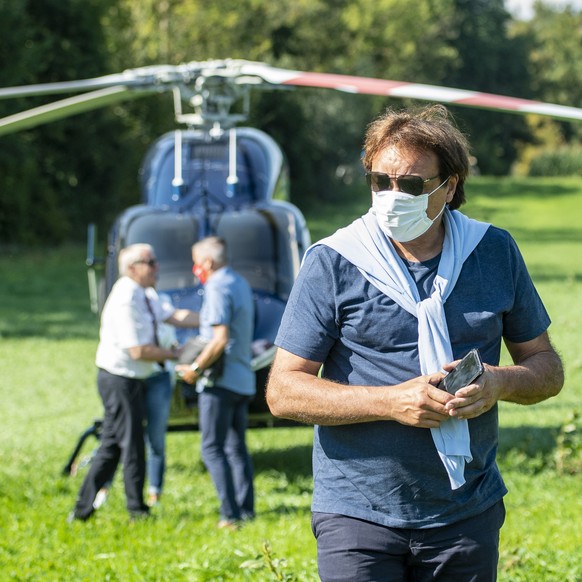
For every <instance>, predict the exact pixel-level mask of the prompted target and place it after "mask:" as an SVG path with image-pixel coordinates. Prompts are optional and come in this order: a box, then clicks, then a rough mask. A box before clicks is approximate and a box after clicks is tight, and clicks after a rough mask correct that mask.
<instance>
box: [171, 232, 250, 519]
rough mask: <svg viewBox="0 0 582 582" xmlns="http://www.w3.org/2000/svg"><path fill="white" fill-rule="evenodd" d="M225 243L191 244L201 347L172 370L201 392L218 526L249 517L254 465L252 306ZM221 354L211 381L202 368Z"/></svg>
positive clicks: (202, 424) (215, 240) (206, 453)
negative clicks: (199, 289)
mask: <svg viewBox="0 0 582 582" xmlns="http://www.w3.org/2000/svg"><path fill="white" fill-rule="evenodd" d="M226 252H227V251H226V243H225V241H224V240H223V239H222V238H220V237H216V236H211V237H207V238H205V239H202V240H200V241H198V242H197V243H196V244H195V245H194V246H193V247H192V259H193V261H194V268H193V272H194V274H195V275H196V276H197V277H198V279H199V280H200V283H201V284H202V285H204V297H203V300H202V307H201V309H200V337H201V339H202V340H204V341H205V342H206V344H205V347H204V349H203V350H202V351H201V352H200V354H199V355H198V356H196V359H195V360H194V361H193V362H192V364H191V365H188V366H185V365H183V366H177V367H176V371H177V372H178V373H179V374H180V375H181V377H182V379H183V380H184V381H186V382H189V383H194V382H196V384H197V389H198V390H199V392H200V394H199V396H198V411H199V420H200V431H201V433H202V459H203V461H204V464H205V465H206V468H207V469H208V472H209V473H210V476H211V477H212V480H213V482H214V485H215V487H216V491H217V493H218V498H219V501H220V520H219V522H218V527H220V528H228V529H237V528H238V524H239V521H240V520H242V519H252V518H253V517H254V511H255V510H254V489H253V466H252V461H251V457H250V455H249V453H248V450H247V447H246V442H245V432H246V427H247V416H248V407H249V403H250V401H251V400H252V398H253V396H254V394H255V375H254V372H253V371H252V369H251V342H252V337H253V322H254V306H253V296H252V291H251V288H250V286H249V284H248V283H247V281H246V280H245V279H244V278H243V277H242V276H241V275H239V274H238V273H236V272H235V271H234V270H233V269H232V268H231V267H229V266H228V265H227V259H226V256H227V255H226ZM222 355H224V368H223V369H222V371H221V373H220V375H219V376H218V377H217V378H216V379H214V380H213V381H212V382H208V378H207V377H206V376H205V375H204V374H203V372H204V370H205V369H206V368H208V367H209V366H211V365H212V364H214V363H215V362H216V361H217V360H218V359H219V358H220V357H221V356H222Z"/></svg>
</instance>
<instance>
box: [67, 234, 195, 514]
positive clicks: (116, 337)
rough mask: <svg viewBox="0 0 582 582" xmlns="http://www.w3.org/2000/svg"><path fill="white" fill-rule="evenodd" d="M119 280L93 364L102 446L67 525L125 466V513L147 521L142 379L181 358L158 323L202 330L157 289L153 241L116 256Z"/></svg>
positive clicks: (90, 507)
mask: <svg viewBox="0 0 582 582" xmlns="http://www.w3.org/2000/svg"><path fill="white" fill-rule="evenodd" d="M119 273H120V278H119V279H118V280H117V281H116V283H115V284H114V285H113V288H112V289H111V293H110V294H109V297H108V299H107V301H106V303H105V306H104V308H103V313H102V316H101V328H100V333H99V346H98V348H97V355H96V360H95V362H96V364H97V367H98V374H97V386H98V389H99V394H100V396H101V399H102V400H103V407H104V410H105V413H104V417H103V425H102V434H101V445H100V447H99V449H98V451H97V454H96V455H95V457H94V459H93V461H92V463H91V467H90V469H89V472H88V473H87V476H86V477H85V480H84V481H83V485H82V486H81V489H80V491H79V496H78V498H77V502H76V504H75V508H74V510H73V512H72V513H71V515H70V516H69V519H70V520H73V519H77V520H83V521H84V520H87V519H88V518H89V517H90V516H91V515H92V514H93V512H94V510H95V507H94V501H95V497H96V495H97V493H98V492H99V490H100V489H101V488H102V487H103V486H104V485H105V484H106V483H107V482H108V481H109V479H110V478H111V476H112V475H113V474H114V473H115V470H116V468H117V466H118V464H119V462H121V463H122V464H123V480H124V486H125V495H126V500H127V509H128V511H129V513H130V516H131V517H132V518H138V517H146V516H147V515H148V514H149V507H148V506H147V505H146V504H145V503H144V498H143V487H144V482H145V470H146V464H145V446H144V428H143V425H144V417H145V399H144V391H145V380H146V379H147V378H149V377H151V376H152V374H154V373H155V372H156V370H158V369H159V364H158V362H163V361H164V360H168V359H176V358H177V356H178V354H177V352H176V350H175V348H171V349H168V348H165V347H162V346H160V345H159V344H158V341H157V324H158V323H159V322H161V321H165V322H166V323H170V324H172V325H175V326H177V327H197V326H198V314H197V313H194V312H192V311H189V310H186V309H174V308H173V307H171V306H169V305H168V304H163V303H162V302H160V301H159V298H158V296H157V294H156V292H155V290H154V287H155V284H156V280H157V275H158V262H157V259H156V256H155V252H154V249H153V247H152V246H151V245H148V244H134V245H130V246H128V247H126V248H125V249H122V251H121V252H120V253H119Z"/></svg>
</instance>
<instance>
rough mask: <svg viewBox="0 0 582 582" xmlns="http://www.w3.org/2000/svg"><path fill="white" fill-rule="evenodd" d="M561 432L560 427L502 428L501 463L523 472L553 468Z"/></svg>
mask: <svg viewBox="0 0 582 582" xmlns="http://www.w3.org/2000/svg"><path fill="white" fill-rule="evenodd" d="M559 434H560V427H539V426H520V427H511V428H501V429H500V430H499V449H498V452H497V459H498V461H499V463H500V464H502V465H503V464H505V465H506V466H510V467H511V468H513V469H517V470H520V471H523V472H531V471H534V472H537V471H539V470H542V469H546V468H553V467H554V462H555V458H556V453H557V450H558V436H559ZM516 465H517V466H516Z"/></svg>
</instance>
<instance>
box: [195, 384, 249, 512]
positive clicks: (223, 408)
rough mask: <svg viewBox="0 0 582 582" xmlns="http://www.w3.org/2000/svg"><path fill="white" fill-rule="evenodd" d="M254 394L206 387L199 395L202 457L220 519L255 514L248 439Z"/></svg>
mask: <svg viewBox="0 0 582 582" xmlns="http://www.w3.org/2000/svg"><path fill="white" fill-rule="evenodd" d="M250 400H251V397H249V396H242V395H240V394H235V393H234V392H231V391H230V390H225V389H222V388H217V387H215V388H206V389H205V390H204V391H203V392H202V393H201V394H200V395H199V399H198V409H199V414H200V431H201V433H202V460H203V461H204V464H205V465H206V468H207V469H208V472H209V473H210V476H211V477H212V481H213V482H214V486H215V487H216V491H217V493H218V499H219V501H220V517H221V519H240V518H241V517H252V516H253V515H254V503H255V501H254V489H253V465H252V461H251V457H250V455H249V453H248V450H247V447H246V443H245V431H246V428H247V422H248V420H247V417H248V408H249V402H250Z"/></svg>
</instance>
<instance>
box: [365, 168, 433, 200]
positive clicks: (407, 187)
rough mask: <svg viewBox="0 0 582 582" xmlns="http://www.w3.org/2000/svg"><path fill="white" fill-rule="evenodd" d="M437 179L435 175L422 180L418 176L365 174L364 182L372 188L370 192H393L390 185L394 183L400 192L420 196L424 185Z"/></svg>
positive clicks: (379, 173) (380, 173)
mask: <svg viewBox="0 0 582 582" xmlns="http://www.w3.org/2000/svg"><path fill="white" fill-rule="evenodd" d="M439 177H440V176H438V175H436V176H433V177H432V178H427V179H426V180H423V179H422V178H421V177H420V176H412V175H402V176H394V175H392V176H391V175H390V174H384V173H383V172H366V181H367V182H368V186H369V187H370V188H372V191H374V192H381V191H382V190H393V185H392V184H393V182H396V184H397V185H398V189H399V190H400V191H401V192H404V193H406V194H412V195H413V196H418V195H420V194H422V191H423V190H424V185H425V184H426V183H427V182H430V181H431V180H434V179H435V178H439Z"/></svg>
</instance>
